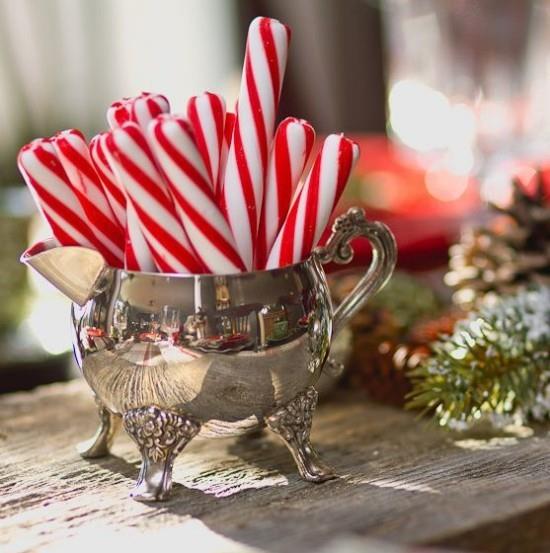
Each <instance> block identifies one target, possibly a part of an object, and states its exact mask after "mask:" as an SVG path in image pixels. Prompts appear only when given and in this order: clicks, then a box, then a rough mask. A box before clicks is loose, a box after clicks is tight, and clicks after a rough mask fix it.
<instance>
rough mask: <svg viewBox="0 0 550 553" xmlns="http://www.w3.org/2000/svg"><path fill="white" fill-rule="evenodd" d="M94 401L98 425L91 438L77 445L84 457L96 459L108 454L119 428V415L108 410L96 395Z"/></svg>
mask: <svg viewBox="0 0 550 553" xmlns="http://www.w3.org/2000/svg"><path fill="white" fill-rule="evenodd" d="M95 402H96V405H97V411H98V414H99V427H98V429H97V431H96V433H95V434H94V436H93V437H92V438H90V439H89V440H86V441H85V442H82V443H80V444H78V445H77V450H78V452H79V453H80V455H81V456H82V457H83V458H84V459H96V458H98V457H105V456H107V455H109V453H110V450H111V446H112V445H113V440H114V438H115V435H116V433H117V432H118V430H119V428H120V422H121V419H120V416H119V415H114V414H113V413H111V411H109V410H108V409H107V408H106V407H105V406H104V405H103V403H101V401H100V400H99V398H98V397H97V396H96V398H95Z"/></svg>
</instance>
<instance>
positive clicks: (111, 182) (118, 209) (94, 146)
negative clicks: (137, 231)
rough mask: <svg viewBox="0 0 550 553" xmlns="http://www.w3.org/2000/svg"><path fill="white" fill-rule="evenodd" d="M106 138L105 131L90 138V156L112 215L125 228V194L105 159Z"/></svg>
mask: <svg viewBox="0 0 550 553" xmlns="http://www.w3.org/2000/svg"><path fill="white" fill-rule="evenodd" d="M106 139H107V133H101V134H98V135H96V136H94V137H93V138H92V139H91V140H90V156H91V158H92V162H93V164H94V167H95V169H96V172H97V174H98V175H99V178H100V180H101V183H102V184H103V190H104V192H105V196H106V197H107V201H108V202H109V205H110V206H111V210H112V211H113V215H114V216H115V218H116V220H117V221H118V224H119V225H120V226H121V227H122V228H123V229H125V228H126V196H125V195H124V189H123V188H122V185H120V184H119V182H118V180H117V178H116V177H115V174H114V173H113V170H112V169H111V166H110V165H109V160H108V159H107V153H106V151H105V140H106Z"/></svg>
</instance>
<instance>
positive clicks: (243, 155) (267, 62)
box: [223, 17, 290, 269]
mask: <svg viewBox="0 0 550 553" xmlns="http://www.w3.org/2000/svg"><path fill="white" fill-rule="evenodd" d="M289 40H290V31H289V29H288V27H286V26H285V25H283V24H282V23H279V22H278V21H276V20H274V19H269V18H266V17H258V18H256V19H254V21H252V23H251V24H250V28H249V30H248V39H247V45H246V54H245V59H244V68H243V76H242V80H241V90H240V95H239V103H238V105H237V119H236V122H235V129H234V131H233V138H232V141H231V146H230V149H229V154H228V158H227V166H226V170H225V177H224V186H223V194H224V203H225V206H226V210H227V216H228V220H229V224H230V226H231V230H232V232H233V235H234V236H235V240H236V242H237V247H238V248H239V252H240V254H241V257H242V259H243V261H244V262H245V264H246V266H247V268H249V269H251V268H252V265H253V257H254V249H255V246H256V235H257V232H258V223H259V219H260V210H261V207H262V200H263V194H264V190H263V189H264V178H265V175H266V171H267V161H268V155H269V149H270V146H271V141H272V137H273V128H274V125H275V116H276V113H277V107H278V104H279V97H280V93H281V84H282V80H283V74H284V70H285V65H286V58H287V51H288V43H289Z"/></svg>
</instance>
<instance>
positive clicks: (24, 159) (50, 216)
mask: <svg viewBox="0 0 550 553" xmlns="http://www.w3.org/2000/svg"><path fill="white" fill-rule="evenodd" d="M17 164H18V166H19V170H20V171H21V174H22V175H23V178H24V179H25V182H26V183H27V185H28V186H29V189H30V191H31V193H32V196H33V198H34V201H35V202H36V205H37V207H38V209H39V211H40V212H41V213H42V215H43V216H44V218H45V219H46V221H47V222H48V223H49V225H50V227H51V229H52V233H53V235H54V236H55V238H57V240H58V242H59V243H60V244H61V245H62V246H84V247H86V248H93V249H95V243H96V239H95V236H94V235H93V232H92V230H91V228H90V226H89V224H88V221H87V219H86V214H85V213H84V210H83V209H82V206H81V205H80V202H79V201H78V198H77V197H76V194H75V193H74V190H73V188H72V187H71V185H70V183H69V179H68V178H67V175H66V174H65V171H64V170H63V167H62V166H61V163H60V162H59V159H58V158H57V155H56V153H55V149H54V147H53V144H52V143H51V141H50V140H49V139H45V138H40V139H37V140H34V141H33V142H31V143H30V144H27V145H26V146H23V148H21V150H20V152H19V156H18V158H17Z"/></svg>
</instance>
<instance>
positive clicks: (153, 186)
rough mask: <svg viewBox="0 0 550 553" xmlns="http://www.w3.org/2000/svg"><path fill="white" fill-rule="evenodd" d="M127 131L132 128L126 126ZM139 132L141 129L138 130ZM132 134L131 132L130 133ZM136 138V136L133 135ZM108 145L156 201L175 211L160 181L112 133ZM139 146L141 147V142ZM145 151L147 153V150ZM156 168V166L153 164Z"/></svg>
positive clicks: (170, 211)
mask: <svg viewBox="0 0 550 553" xmlns="http://www.w3.org/2000/svg"><path fill="white" fill-rule="evenodd" d="M124 130H125V131H127V130H130V128H127V127H125V128H124ZM131 130H132V131H135V130H138V129H137V128H134V127H131ZM138 132H139V130H138ZM128 134H129V135H130V136H131V134H130V133H128ZM132 138H134V137H132ZM107 145H108V147H109V148H110V149H111V150H112V151H113V152H115V155H116V157H117V159H118V161H119V162H120V164H121V165H122V166H123V168H124V170H125V171H126V172H127V173H128V174H129V175H130V177H131V178H132V179H134V180H135V181H136V182H137V183H138V184H139V185H140V186H141V187H142V188H143V189H144V190H145V191H146V192H147V193H148V194H150V195H151V196H152V197H153V198H154V199H155V201H157V202H158V203H159V204H160V205H161V206H162V207H164V209H166V210H167V211H168V212H169V213H173V209H174V206H173V205H172V202H171V200H170V197H169V196H168V195H167V194H166V193H165V191H164V190H163V188H162V186H160V185H159V182H158V181H155V180H153V179H152V178H151V177H149V175H148V174H147V173H145V172H144V171H143V170H142V169H141V168H140V167H139V166H138V165H136V164H135V163H134V162H133V161H132V159H131V158H130V157H128V156H127V155H126V154H125V153H124V152H123V151H121V149H120V148H119V147H118V145H116V143H115V142H114V138H113V137H112V135H109V137H108V138H107ZM138 146H140V147H141V145H140V144H138ZM142 149H143V148H142ZM144 153H145V154H146V155H147V153H146V151H144ZM153 168H154V169H156V167H154V166H153Z"/></svg>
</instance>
